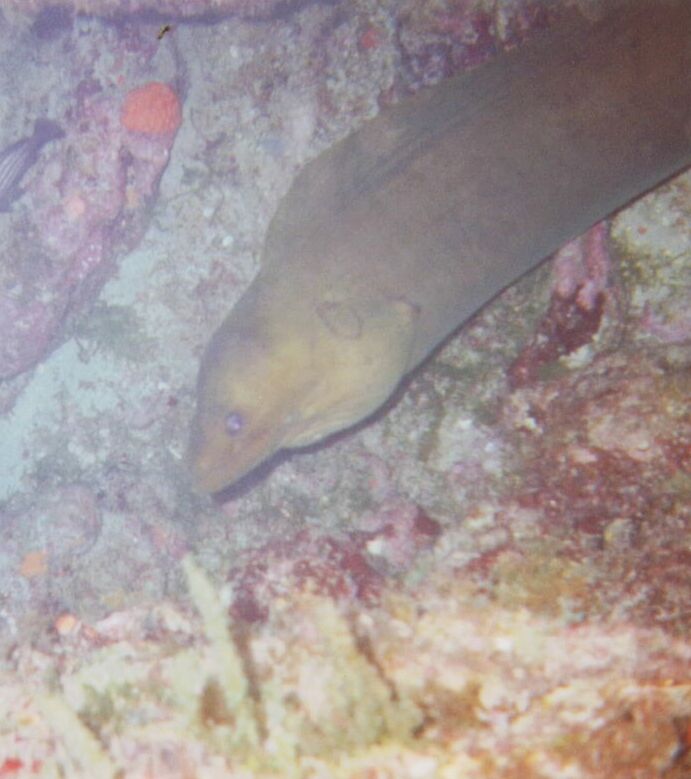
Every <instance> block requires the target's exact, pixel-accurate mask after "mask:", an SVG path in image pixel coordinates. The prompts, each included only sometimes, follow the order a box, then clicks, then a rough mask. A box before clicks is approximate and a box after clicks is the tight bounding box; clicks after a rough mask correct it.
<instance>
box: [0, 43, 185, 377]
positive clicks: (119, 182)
mask: <svg viewBox="0 0 691 779" xmlns="http://www.w3.org/2000/svg"><path fill="white" fill-rule="evenodd" d="M75 36H76V32H73V33H72V37H73V41H72V42H73V44H74V45H75V46H78V45H79V42H80V39H79V38H78V37H76V39H75ZM100 38H101V41H100V42H101V45H102V46H103V47H104V51H102V52H101V53H99V54H96V53H95V51H94V49H93V48H92V46H93V43H94V42H92V43H91V44H90V45H89V46H85V45H84V44H82V46H83V49H84V50H78V51H77V56H75V58H74V61H73V63H72V68H71V69H70V70H69V71H68V73H67V77H66V79H65V80H64V82H63V83H61V84H60V85H59V86H58V85H56V87H55V91H56V92H57V91H59V92H61V93H62V95H63V98H64V107H63V109H62V110H63V113H64V115H63V116H62V117H60V124H61V125H62V127H63V129H64V131H65V137H64V138H63V139H61V140H58V141H55V142H54V143H53V144H51V146H49V147H47V149H46V152H45V154H44V155H43V157H42V160H41V162H39V163H38V164H37V165H36V167H35V170H34V171H33V174H34V175H33V178H32V180H31V182H30V183H29V184H28V186H27V190H28V193H27V197H26V202H22V206H23V207H20V208H15V209H14V211H13V213H12V216H11V217H10V220H9V224H6V225H3V227H4V229H5V231H6V233H5V236H6V239H7V243H6V251H5V252H4V253H3V258H2V265H1V267H0V278H2V284H3V293H2V295H1V296H0V327H1V329H2V332H3V340H2V347H1V348H0V379H9V378H12V377H13V376H16V375H17V374H20V373H22V372H23V371H26V370H28V369H29V368H31V367H33V366H34V365H35V364H36V363H37V362H38V361H39V360H40V359H41V358H42V357H44V355H45V354H46V352H47V351H48V350H50V349H52V348H55V346H57V345H59V344H60V342H61V341H62V339H63V338H64V333H65V330H66V328H67V326H68V323H69V321H70V320H72V319H73V318H74V316H75V315H76V314H77V313H79V312H80V311H81V310H83V309H84V308H85V307H86V306H87V305H88V304H89V303H91V302H92V301H93V300H94V298H95V297H96V295H97V294H98V292H99V291H100V289H101V287H102V286H103V284H104V283H105V281H106V280H107V279H108V277H109V276H110V275H112V273H113V272H114V270H115V268H116V264H115V260H116V258H117V256H118V254H121V253H122V252H123V250H126V249H131V248H133V247H134V246H136V244H137V243H138V241H139V240H140V239H141V237H142V235H143V233H144V230H145V228H146V225H147V222H148V214H149V209H150V207H151V205H152V202H153V200H154V196H155V194H156V191H157V186H158V181H159V179H160V176H161V175H162V173H163V171H164V170H165V167H166V165H167V164H168V160H169V157H170V150H171V147H172V144H173V140H174V137H175V131H176V130H177V126H178V125H179V104H178V102H177V99H176V100H174V101H172V102H171V99H170V94H169V93H165V95H166V96H167V100H166V101H165V102H164V103H161V101H160V99H159V100H157V101H152V100H150V101H149V112H150V116H151V117H152V116H154V115H159V116H160V115H161V112H162V117H163V118H162V121H164V122H165V129H166V132H165V133H158V134H156V135H151V134H149V135H148V137H147V138H146V142H142V141H141V139H139V138H137V137H135V134H133V133H130V132H129V131H128V130H127V128H126V127H123V126H122V125H121V123H120V120H119V115H120V110H121V109H120V104H121V103H122V102H123V100H124V108H123V109H122V110H123V112H124V113H123V118H124V119H126V120H127V121H128V122H131V123H133V122H134V121H135V120H134V117H133V114H132V113H131V112H132V101H133V100H134V98H135V96H136V95H137V94H139V93H134V95H133V94H131V93H130V95H126V94H125V90H123V89H122V87H119V86H118V83H119V84H122V85H124V84H127V83H128V82H130V81H131V80H135V79H136V80H139V78H140V76H139V74H138V69H139V68H141V64H140V63H141V62H142V57H143V56H144V55H145V53H146V47H145V42H144V41H139V42H138V45H136V44H135V45H132V43H131V42H130V43H129V45H128V47H127V48H125V47H123V45H122V42H121V41H119V40H118V39H117V37H116V36H115V35H114V33H110V34H108V33H107V32H104V31H102V32H101V33H100ZM114 55H117V56H118V57H119V63H118V64H117V65H115V66H111V65H110V62H109V61H108V63H105V62H102V61H99V60H105V59H108V60H109V58H110V57H111V56H114ZM170 67H171V68H172V67H173V66H172V64H171V65H170ZM86 74H91V76H90V77H89V76H87V75H86ZM51 86H52V85H51V84H47V85H43V87H42V88H43V89H44V90H45V89H50V88H51ZM150 89H151V87H149V90H150ZM147 94H148V95H149V96H150V97H151V93H150V91H149V92H147ZM160 94H161V88H157V95H156V96H157V97H159V98H160ZM138 116H139V117H140V121H141V117H142V116H143V114H141V112H140V113H139V114H138ZM148 121H149V122H151V118H149V120H148ZM132 126H133V128H134V129H138V126H135V125H134V124H133V125H132ZM152 126H153V125H152Z"/></svg>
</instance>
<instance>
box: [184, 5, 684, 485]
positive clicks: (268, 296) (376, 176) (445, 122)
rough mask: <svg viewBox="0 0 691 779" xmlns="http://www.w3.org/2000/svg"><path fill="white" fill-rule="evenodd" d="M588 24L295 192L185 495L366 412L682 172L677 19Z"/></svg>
mask: <svg viewBox="0 0 691 779" xmlns="http://www.w3.org/2000/svg"><path fill="white" fill-rule="evenodd" d="M593 7H594V8H595V10H596V13H595V14H594V15H592V14H591V15H590V16H588V17H587V18H586V17H585V16H583V15H581V14H579V13H577V12H575V11H570V12H567V14H566V15H565V17H564V19H563V22H562V23H560V24H557V25H556V26H555V27H553V28H550V29H549V30H547V31H546V32H544V33H541V34H538V36H537V37H536V38H534V39H533V40H532V41H531V42H530V43H529V44H527V45H526V46H523V47H521V48H520V49H518V50H516V51H513V52H510V53H507V54H503V55H500V56H498V57H497V58H496V59H494V60H493V61H492V62H490V63H488V64H487V65H484V66H481V67H479V68H477V69H476V70H473V71H471V72H469V73H466V74H462V75H460V76H457V77H455V78H453V79H449V80H447V81H446V82H442V83H441V84H439V85H438V86H436V87H433V88H430V89H427V90H424V91H422V92H421V93H419V94H417V95H415V96H414V97H413V98H411V99H409V100H406V101H404V102H402V103H400V104H399V105H397V106H394V107H393V108H390V109H387V110H385V111H384V112H382V113H381V114H380V115H379V116H378V117H377V118H375V119H373V120H371V121H370V122H368V123H367V124H365V125H364V126H363V127H362V129H360V130H358V131H357V132H355V133H353V134H352V135H350V136H348V137H347V138H345V140H343V141H341V142H340V143H338V144H336V145H335V146H334V147H332V148H331V149H329V150H328V151H326V152H325V153H324V154H322V155H321V156H319V157H317V158H316V159H315V160H314V161H312V162H311V163H309V164H308V165H307V166H306V167H305V168H304V169H303V171H302V172H301V173H300V174H299V175H298V177H297V178H296V180H295V182H294V184H293V186H292V188H291V190H290V191H289V192H288V194H287V196H286V197H285V198H284V200H283V202H282V203H281V204H280V206H279V208H278V211H277V212H276V215H275V216H274V218H273V220H272V222H271V225H270V228H269V232H268V235H267V239H266V243H265V246H264V252H263V260H262V265H261V269H260V271H259V274H258V275H257V277H256V279H255V280H254V282H253V283H252V284H251V285H250V287H249V288H248V290H247V292H246V293H245V294H244V296H243V297H242V298H241V299H240V300H239V302H238V303H237V304H236V305H235V307H234V308H233V309H232V310H231V312H230V314H229V315H228V317H227V319H226V320H225V321H224V322H223V324H222V325H221V326H220V328H219V329H218V331H217V332H216V333H215V334H214V335H213V337H212V339H211V341H210V343H209V345H208V347H207V349H206V352H205V354H204V356H203V359H202V364H201V369H200V374H199V381H198V401H197V402H198V408H197V413H196V417H195V419H194V420H193V424H192V433H191V439H190V447H189V463H190V466H191V470H192V473H193V476H194V480H195V483H196V485H197V487H198V488H199V489H200V490H202V491H206V492H217V491H220V490H222V489H224V488H226V487H228V486H230V485H231V484H232V483H234V482H235V481H236V480H238V479H239V478H240V477H242V476H243V475H245V474H246V473H247V472H248V471H250V470H251V469H253V468H254V467H255V466H256V465H258V464H259V463H260V462H262V461H263V460H265V459H266V458H267V457H269V456H270V455H271V454H273V453H274V452H276V451H277V450H279V449H283V448H286V447H287V448H291V447H301V446H304V445H307V444H310V443H313V442H316V441H318V440H320V439H322V438H324V437H325V436H327V435H329V434H331V433H334V432H336V431H338V430H341V429H343V428H346V427H348V426H351V425H353V424H355V423H357V422H358V421H360V420H361V419H363V418H365V417H366V416H368V415H369V414H371V413H372V412H374V411H376V410H377V409H378V408H379V407H380V406H381V404H382V403H383V402H384V401H385V400H387V398H388V397H389V396H390V395H391V393H392V392H393V391H394V390H395V389H396V387H397V386H398V384H399V383H400V382H401V380H402V379H403V378H404V377H405V376H406V374H408V373H409V372H410V371H411V370H413V369H414V368H415V367H416V366H417V365H419V363H420V362H421V361H423V360H424V359H425V357H427V355H428V354H429V353H430V352H431V351H432V350H433V349H434V348H435V347H436V346H437V345H438V344H439V343H440V342H441V341H442V340H443V339H444V338H445V337H446V336H448V335H449V334H450V333H451V332H453V331H454V330H455V329H457V328H458V327H459V326H460V325H461V324H462V323H463V322H464V321H465V320H466V319H467V318H468V317H469V316H470V315H472V314H473V313H474V312H475V311H477V309H478V308H480V307H481V306H482V305H483V304H485V303H486V302H487V301H488V300H489V299H491V298H492V297H494V296H495V295H496V294H497V293H498V292H500V291H501V290H502V289H503V288H504V287H506V286H507V285H509V284H511V283H512V282H513V281H514V280H516V279H517V278H518V277H519V276H521V275H522V274H524V273H525V272H526V271H528V270H529V269H530V268H532V267H534V266H535V265H536V264H538V263H539V262H540V261H541V260H542V259H544V258H545V257H546V256H548V255H549V254H550V253H552V252H554V251H555V250H556V249H557V248H559V246H561V245H562V244H563V243H565V242H566V241H568V240H570V239H572V238H573V237H575V236H576V235H578V234H580V233H581V232H583V231H585V230H586V229H587V228H589V227H590V226H591V225H592V224H594V223H595V222H596V221H598V220H599V219H601V218H603V217H604V216H606V215H607V214H609V213H611V212H612V211H614V210H615V209H617V208H620V207H621V206H623V205H624V204H626V203H627V202H628V201H629V200H631V199H632V198H634V197H635V196H637V195H639V194H641V193H643V192H645V191H646V190H648V189H650V188H651V187H653V186H654V185H655V184H657V183H659V182H660V181H662V180H664V179H665V178H668V177H669V176H671V175H672V174H674V173H675V172H677V171H680V170H681V169H683V168H684V167H686V166H688V165H689V164H691V2H689V0H624V2H621V0H614V2H609V1H606V2H603V3H600V4H595V5H594V6H593Z"/></svg>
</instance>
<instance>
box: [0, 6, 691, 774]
mask: <svg viewBox="0 0 691 779" xmlns="http://www.w3.org/2000/svg"><path fill="white" fill-rule="evenodd" d="M96 4H97V3H96V0H94V8H93V9H92V10H96V9H95V5H96ZM50 5H51V7H52V5H53V4H50ZM85 5H86V3H85ZM102 5H103V6H104V7H105V6H106V5H109V6H110V7H113V4H107V3H105V2H104V3H103V4H102ZM140 5H141V6H142V7H143V5H144V3H141V4H139V3H132V8H131V9H130V8H129V6H125V5H124V4H122V3H118V7H119V8H120V9H121V10H127V9H129V10H135V9H136V10H141V9H140ZM173 5H175V7H176V8H177V7H180V8H182V6H183V5H184V6H185V7H186V8H196V9H197V10H199V9H200V8H201V6H202V5H203V6H204V7H205V8H206V10H215V9H216V8H217V7H220V5H221V4H220V3H208V2H207V3H204V4H202V3H197V2H187V3H182V2H180V3H174V4H173ZM230 5H231V3H230V2H229V3H228V6H230ZM234 5H235V6H236V7H237V6H239V5H243V6H246V7H249V6H250V5H252V6H253V7H254V8H255V10H258V9H259V8H260V7H263V8H264V9H268V6H269V4H267V3H257V4H251V3H249V2H247V3H243V4H238V3H236V4H234ZM157 6H158V7H161V4H160V3H158V4H157ZM63 7H66V6H63ZM75 7H76V3H75V4H70V5H69V9H68V10H70V9H71V10H73V9H74V8H75ZM171 7H172V6H171ZM45 8H47V6H46V4H44V3H38V2H36V3H31V2H28V3H25V2H22V3H21V13H20V12H19V10H17V9H16V8H12V6H11V3H8V4H5V5H3V9H4V17H3V21H2V23H1V24H0V58H2V60H3V62H4V63H5V64H6V67H4V68H2V69H0V74H2V75H0V78H2V79H3V80H4V82H3V94H5V95H7V96H8V100H7V102H6V103H3V105H2V107H0V110H1V111H2V112H3V114H2V115H3V133H4V136H5V137H4V138H3V141H2V142H3V143H6V144H9V143H11V142H12V141H14V140H16V139H17V138H19V137H22V136H23V135H26V134H27V133H28V132H30V128H31V126H32V124H33V121H34V120H35V119H36V118H37V117H39V116H44V115H48V116H50V118H52V119H54V120H56V121H58V122H59V123H60V124H61V125H62V126H63V128H64V130H65V133H66V135H65V138H63V139H60V140H57V141H55V142H53V143H52V144H51V145H49V146H46V147H45V149H44V150H43V151H42V153H41V157H40V159H39V161H38V162H37V163H36V165H35V166H34V167H33V168H32V170H31V171H29V173H28V174H27V176H26V178H25V180H24V182H23V185H24V186H25V189H26V192H25V194H24V195H23V196H22V198H20V199H19V200H18V201H16V202H15V203H14V204H13V207H12V210H11V212H10V213H9V214H7V215H0V232H1V233H2V236H3V245H4V246H5V250H4V251H3V252H2V258H1V263H2V266H1V267H2V270H1V271H0V272H1V273H2V279H1V280H2V286H1V287H0V288H1V289H2V301H3V302H2V306H4V308H0V311H4V312H6V313H5V314H3V316H4V317H5V319H4V320H3V322H5V324H4V325H3V340H2V343H1V344H0V357H1V358H2V360H3V361H4V362H3V365H4V366H5V367H4V369H3V370H4V373H3V380H2V383H1V384H0V403H1V406H0V439H1V440H2V443H3V446H2V450H1V451H0V465H1V467H0V525H1V527H2V541H3V543H2V544H1V545H0V641H1V642H2V650H3V654H2V658H3V659H2V663H1V665H0V777H4V776H12V777H25V776H26V777H28V776H57V775H67V776H75V777H79V776H84V777H101V776H103V777H111V776H122V777H127V779H130V778H135V777H145V776H165V777H188V776H191V775H194V776H200V777H243V779H245V778H246V777H254V776H256V777H278V776H281V777H284V776H295V777H349V778H350V777H353V778H355V777H358V778H359V779H360V778H362V777H370V778H371V777H392V776H395V777H402V778H404V779H405V778H407V777H410V778H411V779H413V777H415V778H416V779H420V778H421V777H423V778H425V777H430V779H432V778H434V779H436V777H458V776H463V777H471V779H474V778H475V777H478V778H480V777H481V778H482V779H485V778H487V779H489V777H492V779H495V777H498V778H499V779H503V778H505V779H513V777H517V776H520V777H526V778H527V779H538V778H540V779H542V778H543V777H545V778H546V777H550V779H551V777H554V776H568V777H579V778H580V777H584V779H631V777H640V778H641V779H648V778H649V777H650V778H651V779H652V777H665V779H683V777H686V776H688V774H689V772H690V771H691V762H690V761H691V757H690V755H691V752H690V749H691V674H690V673H689V667H691V643H689V640H688V636H689V628H690V627H691V613H690V612H689V609H688V603H689V602H690V600H691V598H690V596H691V580H690V577H689V575H688V570H689V563H690V562H691V556H690V555H689V551H688V549H689V528H690V526H691V517H690V516H689V514H690V509H689V506H690V505H691V501H690V500H689V494H690V487H689V485H690V479H691V411H690V408H689V403H688V399H689V397H690V396H691V370H690V367H691V348H690V340H691V320H690V319H689V314H688V300H689V295H690V293H691V278H689V267H691V262H690V260H691V257H690V255H689V245H690V244H691V241H690V240H689V237H690V235H691V177H690V175H689V174H686V175H684V176H681V177H679V178H677V179H676V180H674V181H671V182H669V183H668V184H666V185H665V186H664V187H661V188H660V189H659V190H657V191H656V192H654V193H651V194H649V195H648V196H646V197H645V198H643V199H641V200H639V201H638V202H637V203H635V204H633V205H632V206H630V207H629V208H627V209H626V210H625V211H623V212H621V213H620V214H618V215H617V216H616V217H615V218H614V219H613V220H612V221H611V223H607V224H601V225H598V226H596V227H595V228H594V229H593V230H592V231H591V232H590V233H588V234H587V235H586V236H583V237H582V238H580V239H578V240H577V241H574V242H573V243H572V244H570V245H569V246H567V247H565V248H564V249H563V250H562V251H561V252H560V253H559V255H558V256H557V258H556V259H555V261H554V262H553V263H551V264H546V265H544V266H543V267H541V268H539V269H538V270H537V271H536V272H535V273H533V274H531V275H530V276H529V277H527V278H525V279H523V280H521V282H520V283H519V284H517V285H516V286H514V287H513V288H511V289H510V290H508V291H507V292H506V293H504V295H502V296H501V297H500V298H499V299H498V300H497V301H495V302H494V303H493V304H492V305H491V306H489V307H487V308H486V309H484V310H483V311H482V312H481V313H480V314H479V315H478V316H477V317H475V318H474V319H473V321H472V322H470V323H469V324H468V326H467V327H465V328H464V329H463V330H462V332H461V333H460V334H459V335H458V336H457V337H456V338H455V339H454V340H452V341H451V342H450V343H449V344H448V345H447V347H446V348H445V349H444V350H443V351H442V352H441V353H440V354H439V355H437V357H436V358H435V359H434V361H432V362H431V363H429V364H428V365H427V366H425V367H424V369H423V370H421V371H419V372H418V373H417V374H416V375H415V376H414V377H413V379H412V381H411V382H410V384H409V386H408V387H407V388H406V391H405V392H404V393H402V394H401V396H400V397H399V398H398V402H397V403H396V404H395V405H394V406H393V407H392V408H390V409H388V412H387V413H386V414H383V415H381V416H380V417H378V418H377V419H376V420H375V421H374V422H373V423H372V424H370V425H368V426H366V427H363V428H361V429H360V430H358V431H356V432H353V433H350V434H348V435H343V436H340V437H339V438H338V439H337V440H335V441H332V442H329V444H328V445H325V446H321V447H318V448H316V449H314V450H313V451H309V452H306V453H301V454H297V455H293V456H291V457H286V458H281V459H280V460H279V461H278V462H275V463H273V464H272V465H271V467H270V468H268V469H266V470H265V471H264V472H262V473H261V474H258V475H257V476H256V477H255V479H254V481H253V482H251V483H250V484H248V485H246V487H245V489H244V491H242V492H239V493H237V494H234V495H232V496H229V497H228V498H227V499H226V500H225V501H222V502H221V501H214V500H212V499H209V498H202V497H200V496H198V495H196V494H194V492H193V491H192V490H191V489H190V487H189V483H188V480H187V475H186V471H185V467H184V462H183V460H182V454H183V451H184V446H185V441H186V436H187V425H188V422H189V419H190V416H191V412H192V407H193V402H194V380H195V374H196V369H197V364H198V359H199V356H200V353H201V350H202V348H203V346H204V343H205V342H206V339H207V338H208V336H209V334H210V332H211V331H212V330H213V329H214V328H215V326H216V325H217V324H218V323H219V321H220V320H221V319H222V317H223V316H224V315H225V313H226V311H227V310H228V308H229V307H230V306H231V305H232V304H233V302H234V301H235V300H236V299H237V298H238V297H239V296H240V295H241V294H242V292H243V290H244V288H245V287H246V286H247V284H248V283H249V281H250V280H251V278H252V277H253V275H254V273H255V272H256V268H257V259H258V256H259V252H260V250H261V245H262V240H263V236H264V234H265V231H266V226H267V224H268V221H269V219H270V217H271V215H272V213H273V211H274V209H275V207H276V205H277V203H278V201H279V200H280V197H281V196H282V194H283V193H284V192H285V191H286V190H287V188H288V187H289V185H290V182H291V180H292V177H293V176H294V174H295V172H296V171H297V170H298V169H299V167H300V165H301V164H303V163H304V162H305V161H306V160H307V159H310V158H311V157H313V156H315V155H316V154H318V153H319V152H320V151H321V150H323V149H324V148H326V147H328V146H329V145H330V144H331V143H333V142H334V141H335V140H337V139H338V138H340V137H342V136H343V135H345V134H346V133H347V132H349V131H350V130H351V129H352V128H354V127H356V126H358V125H359V124H360V123H361V122H362V121H363V120H364V119H365V118H367V117H369V116H372V115H374V114H375V113H376V112H377V111H378V110H379V109H380V108H381V107H383V106H386V105H388V104H390V103H392V102H394V101H396V100H398V99H401V98H402V97H404V96H406V95H407V94H409V93H410V92H412V91H414V90H416V89H419V88H421V87H423V86H425V85H426V84H430V83H434V82H435V81H437V80H439V79H440V78H443V77H445V76H447V75H451V74H452V73H454V72H457V71H458V70H459V69H462V68H464V67H467V66H471V65H473V64H476V63H478V62H481V61H483V60H484V59H485V58H487V57H490V56H492V54H493V52H494V51H496V50H497V49H498V48H501V47H503V46H510V45H516V44H519V43H520V41H521V40H523V38H524V37H526V36H527V35H529V34H530V31H531V30H533V29H535V28H536V27H541V26H544V25H547V24H549V23H550V21H551V17H552V15H553V14H554V13H556V12H557V10H556V9H557V6H556V5H555V4H554V3H544V2H527V3H526V2H519V0H502V2H480V3H471V2H469V1H468V0H423V1H422V2H420V1H419V0H416V1H415V2H413V0H410V1H406V2H396V1H395V0H388V1H387V2H374V0H358V2H356V3H314V4H297V5H296V7H295V8H293V9H292V12H290V13H285V14H280V15H278V16H270V17H269V18H267V19H265V20H263V21H261V22H258V21H247V20H241V19H237V18H233V19H230V18H229V19H221V20H219V19H217V18H216V17H214V18H213V19H212V18H208V19H206V20H196V21H195V23H190V24H186V23H184V22H183V21H182V20H180V19H176V20H175V21H174V22H173V23H172V24H171V28H170V29H169V30H167V31H162V27H161V22H160V20H159V19H155V20H151V19H147V18H145V17H144V16H142V15H141V14H135V15H130V16H128V14H126V13H124V14H122V17H121V18H118V19H116V20H115V19H108V20H102V19H99V18H95V17H82V16H75V15H74V14H73V13H71V12H70V13H64V12H58V11H55V12H54V13H55V15H54V16H53V17H47V16H46V13H43V14H38V15H37V14H36V13H35V10H41V9H44V11H45ZM87 10H88V9H87ZM285 10H286V11H287V10H288V6H287V5H286V6H285ZM47 18H52V20H53V21H52V23H51V24H46V19H47ZM142 90H143V92H142ZM142 94H144V95H145V96H147V95H148V98H145V99H144V100H143V101H142V100H141V97H140V96H141V95H142ZM171 94H172V96H171ZM138 106H139V108H138ZM151 106H153V107H154V109H155V110H153V112H149V109H150V107H151ZM140 112H141V113H140ZM159 120H160V122H161V124H160V125H159V124H158V122H159ZM178 123H179V127H178V126H177V125H178ZM157 128H158V129H157ZM166 128H167V129H166ZM159 130H160V131H159ZM22 306H23V308H22ZM21 311H24V313H23V314H22V316H23V317H24V319H21V318H20V317H19V315H18V314H17V315H16V316H15V312H21ZM7 312H9V313H7ZM33 312H39V313H40V314H41V315H40V316H39V315H38V314H35V313H33ZM41 312H42V313H41ZM21 322H25V323H26V327H22V326H20V323H21ZM12 344H14V346H13V345H12ZM12 355H14V356H12ZM20 357H21V360H20ZM13 360H14V362H13Z"/></svg>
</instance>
